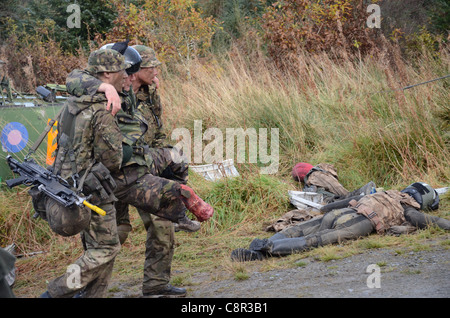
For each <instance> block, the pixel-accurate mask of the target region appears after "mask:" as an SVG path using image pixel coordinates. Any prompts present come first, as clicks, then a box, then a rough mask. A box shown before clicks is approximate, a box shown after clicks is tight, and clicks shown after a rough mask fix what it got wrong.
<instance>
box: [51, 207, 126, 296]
mask: <svg viewBox="0 0 450 318" xmlns="http://www.w3.org/2000/svg"><path fill="white" fill-rule="evenodd" d="M99 207H100V208H102V209H103V210H104V211H106V215H105V216H100V215H98V214H97V213H94V212H92V216H91V222H90V225H89V228H87V229H86V230H84V231H82V232H81V238H82V241H83V245H84V249H85V251H84V253H83V255H82V256H81V257H79V258H78V259H77V260H76V261H75V262H74V263H73V264H71V265H69V266H68V267H67V271H66V273H65V274H63V275H62V276H60V277H58V278H56V279H54V280H53V281H51V282H50V283H49V285H48V292H49V294H50V296H51V297H53V298H70V297H73V296H74V295H75V294H76V293H78V292H80V291H82V290H83V289H84V292H83V297H105V295H106V292H107V287H108V283H109V281H110V278H111V273H112V269H113V265H114V260H115V258H116V256H117V254H118V253H119V251H120V242H119V236H118V234H117V225H116V210H115V208H114V204H113V203H108V204H103V205H100V206H99Z"/></svg>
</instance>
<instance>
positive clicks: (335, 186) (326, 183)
mask: <svg viewBox="0 0 450 318" xmlns="http://www.w3.org/2000/svg"><path fill="white" fill-rule="evenodd" d="M305 184H306V185H307V186H317V187H321V188H324V189H325V190H326V191H329V192H331V193H333V194H336V195H346V194H348V193H349V191H348V190H347V189H345V188H344V186H343V185H342V184H341V183H340V182H339V181H338V176H337V173H336V169H335V168H334V166H333V165H331V164H328V163H321V164H318V165H317V166H314V167H313V168H312V169H311V171H309V172H308V173H307V174H306V176H305Z"/></svg>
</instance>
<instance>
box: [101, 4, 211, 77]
mask: <svg viewBox="0 0 450 318" xmlns="http://www.w3.org/2000/svg"><path fill="white" fill-rule="evenodd" d="M111 4H112V5H113V6H114V7H115V8H116V10H117V12H118V16H117V18H116V19H115V21H114V27H113V28H112V30H111V32H109V33H108V34H106V35H105V36H104V37H103V36H102V35H99V36H97V40H99V41H102V42H103V43H106V42H113V41H122V40H124V39H130V40H131V42H132V43H135V44H144V45H147V46H150V47H152V48H154V49H155V50H156V52H157V54H158V58H159V59H161V60H163V61H166V62H179V63H182V64H183V65H184V67H185V69H186V72H187V74H188V76H189V70H190V64H191V62H192V60H193V59H195V58H196V57H198V56H201V55H203V54H205V52H206V51H207V50H208V49H209V47H210V46H211V38H212V36H213V34H214V32H215V30H216V29H217V28H218V27H219V25H218V23H217V22H216V21H215V20H214V19H213V18H212V17H206V18H205V17H203V16H202V11H201V9H198V8H195V1H194V0H144V1H140V2H139V3H136V4H133V3H130V4H128V5H127V4H124V3H123V2H122V1H117V0H112V1H111Z"/></svg>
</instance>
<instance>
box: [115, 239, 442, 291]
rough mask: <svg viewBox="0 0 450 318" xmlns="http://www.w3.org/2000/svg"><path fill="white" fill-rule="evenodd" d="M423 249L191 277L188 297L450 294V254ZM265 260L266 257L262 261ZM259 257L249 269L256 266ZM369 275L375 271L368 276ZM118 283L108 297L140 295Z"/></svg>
mask: <svg viewBox="0 0 450 318" xmlns="http://www.w3.org/2000/svg"><path fill="white" fill-rule="evenodd" d="M430 246H431V248H430V249H427V250H423V251H416V252H411V251H408V252H405V253H398V251H394V250H392V249H373V250H368V251H367V252H365V253H363V254H358V255H354V256H351V257H347V258H344V259H340V260H333V261H329V262H322V261H317V260H314V259H302V260H301V266H298V267H296V268H289V269H283V270H271V271H266V272H259V271H257V270H255V271H253V272H252V271H249V274H250V277H249V278H248V279H246V280H242V281H237V280H235V279H233V278H232V277H230V278H229V279H224V280H215V279H212V278H211V277H210V275H209V274H206V273H196V274H194V275H193V276H192V277H191V284H192V285H190V286H185V287H186V288H187V290H188V297H191V298H299V297H300V298H315V297H324V298H328V297H332V298H342V297H344V298H353V297H355V298H365V297H383V298H410V297H416V298H448V297H450V253H449V250H448V249H447V248H445V247H444V246H442V245H440V244H439V243H435V244H433V245H430ZM263 262H264V261H263ZM255 263H257V262H252V264H249V268H257V266H256V265H257V264H255ZM371 264H378V265H379V268H380V270H381V273H380V274H381V275H380V280H379V283H380V284H379V288H377V286H376V282H377V281H376V280H375V279H369V282H372V283H373V284H375V286H374V287H373V288H369V287H368V283H367V281H368V278H369V276H370V275H371V274H375V272H369V273H367V272H366V270H367V267H368V266H369V265H371ZM371 278H373V276H371ZM127 285H128V286H125V285H124V284H120V285H119V286H118V285H116V288H115V290H116V292H114V293H111V295H110V297H114V298H115V297H118V298H122V297H139V294H140V283H138V284H137V285H136V283H132V284H127Z"/></svg>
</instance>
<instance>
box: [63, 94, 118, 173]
mask: <svg viewBox="0 0 450 318" xmlns="http://www.w3.org/2000/svg"><path fill="white" fill-rule="evenodd" d="M64 107H65V110H64V111H63V112H62V116H61V120H60V122H59V123H58V131H60V132H62V131H63V129H64V125H67V124H68V123H66V122H65V119H64V118H65V116H64V112H65V111H68V112H69V113H70V114H72V115H74V116H75V117H74V118H73V121H74V123H73V125H74V130H73V138H72V139H71V144H72V146H71V148H72V149H73V155H72V154H70V151H69V152H66V151H65V150H64V147H62V146H61V147H58V150H57V155H56V160H55V166H56V167H57V170H58V171H59V172H60V173H61V177H63V178H68V177H70V176H71V175H72V174H73V171H74V163H75V166H76V172H77V173H80V172H81V171H85V170H86V169H87V168H88V166H89V165H90V164H91V163H92V162H93V160H95V161H96V162H101V163H102V164H103V165H104V166H105V167H106V168H108V170H109V171H111V172H114V171H118V170H119V169H120V166H121V163H122V135H121V133H120V129H119V126H118V125H117V121H116V119H115V118H114V117H113V116H112V115H111V113H110V112H108V111H107V110H106V97H105V95H104V94H95V95H92V96H82V97H80V98H77V97H71V98H69V100H68V101H67V103H66V105H65V106H64ZM58 144H60V140H58Z"/></svg>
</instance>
